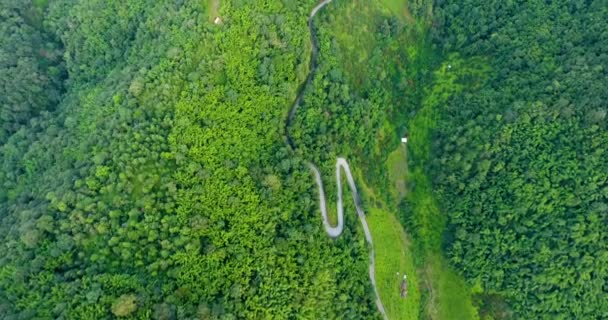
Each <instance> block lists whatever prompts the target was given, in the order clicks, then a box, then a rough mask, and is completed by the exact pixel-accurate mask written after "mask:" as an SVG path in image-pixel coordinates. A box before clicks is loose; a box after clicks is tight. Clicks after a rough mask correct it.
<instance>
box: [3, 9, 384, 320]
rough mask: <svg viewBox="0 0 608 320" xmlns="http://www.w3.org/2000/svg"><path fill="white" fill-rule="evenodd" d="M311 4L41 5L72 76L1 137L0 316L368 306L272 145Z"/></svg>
mask: <svg viewBox="0 0 608 320" xmlns="http://www.w3.org/2000/svg"><path fill="white" fill-rule="evenodd" d="M313 5H314V1H308V2H301V3H296V2H285V3H284V2H282V1H262V2H260V1H255V2H253V1H252V2H247V3H243V2H235V3H232V2H222V4H221V10H220V14H222V15H223V16H222V18H223V22H222V24H220V25H214V24H212V23H210V22H209V15H208V12H207V10H208V8H206V7H205V2H203V1H196V2H194V1H192V2H184V3H174V2H172V3H169V2H164V1H161V2H159V1H129V2H124V1H106V0H104V1H101V0H99V1H91V0H86V1H76V0H66V1H59V0H57V1H51V2H49V6H48V7H45V6H42V7H41V8H43V9H41V10H44V11H43V12H42V13H43V14H41V16H40V17H41V19H43V23H42V24H43V25H44V26H46V28H48V30H50V31H49V32H52V33H53V34H54V35H56V36H55V37H56V38H58V39H60V41H61V43H62V46H63V47H64V48H65V54H64V55H63V59H64V62H61V63H64V64H65V66H66V70H67V72H68V75H69V79H68V80H67V84H66V92H65V94H64V95H63V96H62V99H61V102H60V103H59V104H58V105H57V106H56V108H55V109H56V110H55V111H54V112H52V113H43V114H41V115H40V116H38V117H34V118H32V119H28V120H29V123H26V124H24V127H23V128H22V129H21V130H19V131H17V132H16V133H14V134H12V135H11V136H10V137H9V138H8V140H7V142H6V143H5V144H3V145H2V146H1V147H0V155H1V157H0V158H1V162H0V181H1V183H2V187H1V188H0V239H1V242H2V244H1V248H2V249H1V251H2V253H3V254H2V255H1V256H0V317H1V318H3V319H32V318H43V319H45V318H47V319H48V318H68V319H101V318H109V317H112V316H117V317H125V318H133V319H135V318H138V319H144V318H155V319H172V318H180V319H181V318H199V319H234V318H251V319H262V318H275V319H279V318H294V317H301V318H306V319H331V318H338V317H340V318H350V319H368V318H369V319H376V318H378V317H379V315H378V313H377V311H376V307H375V305H374V303H373V298H374V297H373V291H372V290H371V287H370V285H369V280H368V277H367V266H368V262H367V259H368V255H367V248H366V245H365V242H364V240H363V237H362V234H361V233H360V231H359V230H358V228H357V227H356V221H352V220H350V222H349V224H348V226H347V230H346V232H345V235H343V236H342V237H341V238H340V240H338V241H332V240H330V239H329V238H328V237H327V236H326V235H325V233H324V231H323V229H322V224H321V222H320V219H319V217H318V213H317V204H316V191H315V189H314V186H313V181H312V180H311V177H310V175H309V172H308V169H307V168H306V167H305V166H304V165H303V163H302V162H301V161H300V160H298V159H297V158H294V157H293V155H291V154H289V153H288V152H287V150H286V148H285V145H284V143H283V136H282V128H283V123H284V119H285V114H286V112H287V109H288V108H289V105H290V103H291V102H292V100H293V98H294V97H295V92H296V88H297V86H298V84H299V83H300V82H301V81H302V80H303V79H304V77H305V74H306V70H307V63H308V54H309V50H308V49H310V45H309V43H308V29H307V24H306V21H307V18H308V14H309V11H310V9H311V8H312V6H313ZM30 31H32V32H34V31H33V30H30ZM28 32H29V31H28ZM32 50H33V49H32ZM53 107H55V106H53ZM3 108H4V105H3ZM31 115H34V113H32V114H31ZM13 131H14V130H13ZM11 132H12V131H11Z"/></svg>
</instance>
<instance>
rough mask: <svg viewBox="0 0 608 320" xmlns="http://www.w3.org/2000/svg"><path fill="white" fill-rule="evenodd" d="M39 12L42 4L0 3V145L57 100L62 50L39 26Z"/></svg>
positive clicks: (62, 69) (15, 1) (52, 105)
mask: <svg viewBox="0 0 608 320" xmlns="http://www.w3.org/2000/svg"><path fill="white" fill-rule="evenodd" d="M43 10H44V6H43V5H42V4H41V5H40V6H34V5H31V4H28V3H27V2H26V1H19V0H2V1H0V144H1V143H4V142H6V139H8V137H9V136H10V135H11V134H13V133H14V132H15V131H17V130H19V128H20V127H21V126H22V125H24V124H26V123H27V122H28V121H29V120H30V119H31V118H32V117H34V116H37V115H38V114H40V113H41V112H42V111H49V110H52V109H53V108H55V106H56V105H57V103H58V102H59V99H60V95H61V92H62V88H63V78H64V77H65V71H64V66H63V62H62V59H61V56H62V48H61V44H60V43H59V41H57V40H56V39H55V36H54V35H53V34H52V33H50V32H47V30H46V28H45V27H44V26H43V25H42V14H43V13H42V12H43Z"/></svg>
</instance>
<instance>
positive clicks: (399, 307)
mask: <svg viewBox="0 0 608 320" xmlns="http://www.w3.org/2000/svg"><path fill="white" fill-rule="evenodd" d="M367 221H368V224H369V227H370V230H371V232H372V236H373V238H374V248H375V249H376V282H377V284H378V291H379V293H380V298H381V299H382V303H383V304H384V307H385V309H386V312H387V315H388V317H389V319H394V320H410V319H412V320H413V319H418V314H419V307H420V293H419V290H418V280H417V279H418V277H417V274H416V267H415V266H414V260H413V257H412V253H411V250H410V241H409V239H408V238H407V235H406V234H405V232H404V231H403V227H402V226H401V224H400V223H399V221H398V220H397V219H396V217H395V215H394V214H392V213H390V212H386V211H383V210H381V209H371V210H369V214H368V218H367ZM397 273H399V274H397ZM404 273H405V274H406V275H407V277H408V296H407V298H405V299H403V298H401V279H402V277H403V274H404Z"/></svg>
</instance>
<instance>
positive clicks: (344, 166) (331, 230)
mask: <svg viewBox="0 0 608 320" xmlns="http://www.w3.org/2000/svg"><path fill="white" fill-rule="evenodd" d="M331 1H332V0H323V1H321V2H320V3H319V4H318V5H317V6H316V7H314V8H313V9H312V11H311V12H310V17H309V19H308V28H309V30H310V41H311V43H312V52H311V55H310V69H309V71H308V76H307V77H306V80H305V81H304V82H303V83H302V84H301V85H300V87H299V89H298V94H297V96H296V99H295V100H294V102H293V104H292V105H291V109H290V110H289V116H288V118H287V122H286V124H285V137H286V144H287V146H288V148H289V149H290V150H291V151H292V152H294V151H295V149H296V147H295V144H294V143H293V141H292V140H291V137H290V136H289V127H290V126H291V123H292V122H293V118H294V116H295V114H296V111H297V109H298V106H299V105H300V102H301V100H302V96H303V95H304V89H305V88H306V86H307V85H308V84H309V83H310V82H311V81H312V79H313V77H314V73H315V71H316V68H317V56H318V53H319V44H318V41H317V36H316V34H315V30H314V25H313V21H314V17H315V16H316V15H317V13H319V11H320V10H321V9H323V7H325V6H326V5H327V4H329V3H330V2H331ZM307 164H308V166H309V167H310V170H311V171H312V172H313V174H314V177H315V181H316V182H317V186H318V188H319V207H320V210H321V217H322V219H323V226H324V227H325V231H326V232H327V234H328V235H329V236H330V237H332V238H336V237H338V236H340V234H342V230H343V229H344V206H343V203H342V179H341V178H342V176H341V174H342V170H344V173H346V179H347V181H348V186H349V187H350V191H351V194H352V197H353V201H354V202H355V207H356V209H357V215H358V216H359V220H360V221H361V225H362V226H363V232H364V233H365V240H366V241H367V243H368V244H369V247H370V253H369V259H370V263H369V279H370V281H371V284H372V287H373V288H374V293H375V294H376V306H377V307H378V311H380V313H381V314H382V317H383V318H384V319H385V320H388V317H387V316H386V311H385V310H384V305H382V301H381V300H380V295H379V294H378V288H377V286H376V261H375V252H374V243H373V241H372V234H371V232H370V231H369V226H368V225H367V219H366V218H365V212H364V211H363V208H362V207H361V199H360V198H359V193H358V192H357V187H356V185H355V180H354V179H353V175H352V173H351V171H350V167H349V165H348V162H347V161H346V159H344V158H338V159H337V160H336V183H337V186H338V202H337V210H338V225H337V226H335V227H332V226H331V224H330V223H329V219H328V216H327V203H326V201H325V191H324V189H323V180H322V179H321V173H320V172H319V169H318V168H317V167H316V166H315V165H314V164H313V163H312V162H307Z"/></svg>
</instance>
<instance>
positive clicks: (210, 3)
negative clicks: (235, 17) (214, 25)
mask: <svg viewBox="0 0 608 320" xmlns="http://www.w3.org/2000/svg"><path fill="white" fill-rule="evenodd" d="M206 1H207V12H209V17H208V18H209V22H214V21H215V19H216V18H217V17H219V16H220V0H206Z"/></svg>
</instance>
